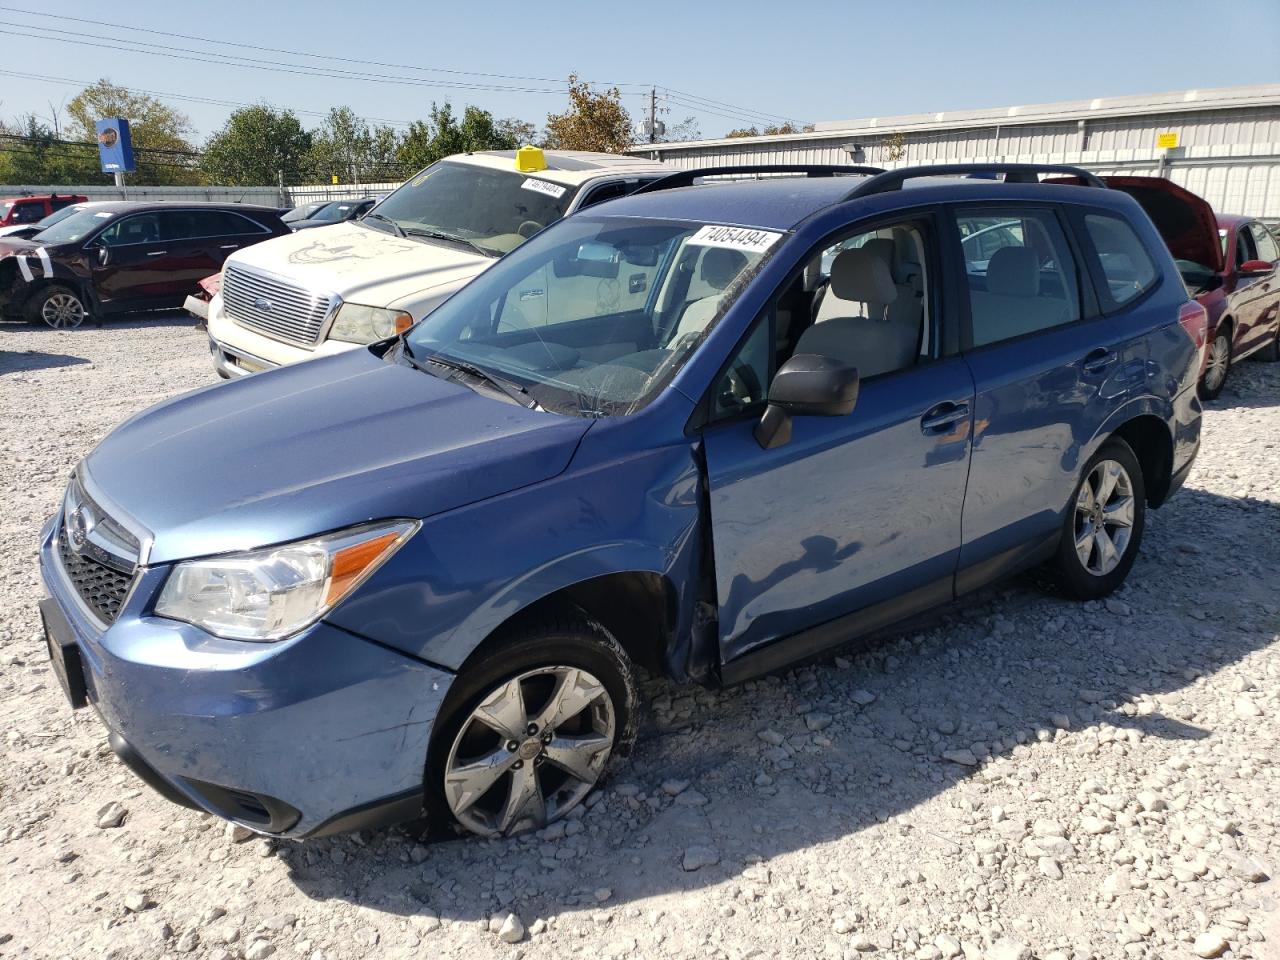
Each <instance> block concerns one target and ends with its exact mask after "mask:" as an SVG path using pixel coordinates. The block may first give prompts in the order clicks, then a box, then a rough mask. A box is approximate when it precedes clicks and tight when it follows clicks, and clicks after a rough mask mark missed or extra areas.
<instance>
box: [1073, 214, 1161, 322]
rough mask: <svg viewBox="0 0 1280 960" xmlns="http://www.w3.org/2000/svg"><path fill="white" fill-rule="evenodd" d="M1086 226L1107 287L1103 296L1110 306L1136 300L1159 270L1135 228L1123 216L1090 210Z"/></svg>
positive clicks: (1156, 278)
mask: <svg viewBox="0 0 1280 960" xmlns="http://www.w3.org/2000/svg"><path fill="white" fill-rule="evenodd" d="M1084 228H1085V230H1086V231H1088V233H1089V240H1090V241H1091V242H1092V243H1093V249H1094V250H1095V251H1096V252H1097V254H1098V264H1099V266H1100V267H1101V268H1102V276H1103V277H1105V278H1106V284H1107V285H1106V287H1105V288H1104V289H1103V290H1102V291H1101V296H1102V299H1103V300H1104V301H1106V306H1107V307H1108V308H1110V309H1114V308H1117V307H1123V306H1124V305H1125V304H1126V303H1129V302H1130V301H1132V300H1136V299H1137V298H1138V297H1140V296H1142V295H1143V294H1144V293H1146V292H1147V291H1148V290H1150V289H1151V288H1152V287H1153V286H1155V284H1156V280H1158V279H1159V276H1160V272H1159V271H1158V270H1157V269H1156V265H1155V262H1154V261H1153V260H1152V259H1151V255H1150V254H1149V253H1148V252H1147V248H1146V246H1145V245H1144V244H1143V242H1142V240H1141V239H1140V238H1139V237H1138V235H1137V234H1136V233H1134V230H1133V227H1131V226H1130V225H1129V222H1128V221H1127V220H1124V219H1123V218H1121V217H1113V216H1110V215H1108V214H1102V213H1088V214H1085V217H1084Z"/></svg>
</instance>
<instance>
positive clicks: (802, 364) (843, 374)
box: [755, 353, 858, 450]
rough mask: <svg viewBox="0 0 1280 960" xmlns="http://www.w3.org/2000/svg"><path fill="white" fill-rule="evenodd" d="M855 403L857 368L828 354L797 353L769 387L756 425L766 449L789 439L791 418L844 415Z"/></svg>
mask: <svg viewBox="0 0 1280 960" xmlns="http://www.w3.org/2000/svg"><path fill="white" fill-rule="evenodd" d="M857 402H858V370H857V368H856V367H851V366H849V365H848V364H846V363H841V362H840V361H839V360H835V359H832V358H831V357H823V356H819V355H817V354H813V353H797V354H796V355H795V356H793V357H792V358H791V359H790V360H788V361H787V362H786V363H784V364H783V365H782V367H781V368H780V369H779V370H778V372H777V373H776V374H774V377H773V383H772V384H771V385H770V386H769V405H768V406H767V407H766V408H765V411H764V416H762V417H761V418H760V422H759V423H757V424H756V429H755V437H756V442H757V443H759V444H760V446H761V447H763V448H764V449H765V450H771V449H773V448H774V447H780V446H782V445H783V444H784V443H788V442H790V440H791V418H792V417H843V416H844V415H845V414H847V413H849V412H851V411H852V410H853V407H854V405H855V404H856V403H857Z"/></svg>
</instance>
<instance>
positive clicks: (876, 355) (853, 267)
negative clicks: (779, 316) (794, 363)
mask: <svg viewBox="0 0 1280 960" xmlns="http://www.w3.org/2000/svg"><path fill="white" fill-rule="evenodd" d="M892 244H893V241H892V240H888V239H884V240H870V241H868V242H867V244H866V245H865V246H862V247H858V248H855V249H852V250H843V251H841V252H840V253H839V254H837V256H836V258H835V260H834V261H832V264H831V280H830V283H829V285H828V289H827V291H826V292H825V293H824V295H823V297H822V300H821V302H820V303H819V304H818V314H819V318H818V319H817V320H816V321H815V322H814V324H813V326H811V327H810V328H809V329H808V330H806V331H805V332H804V333H803V334H801V336H800V339H799V341H797V343H796V349H795V352H796V353H816V354H819V355H821V356H825V357H831V358H833V359H836V360H840V361H842V362H844V363H847V364H849V365H850V366H853V367H857V369H858V372H859V374H860V375H861V376H863V377H874V376H877V375H878V374H882V373H889V372H891V371H893V370H901V369H902V368H904V367H909V366H911V365H912V364H913V363H915V360H916V355H917V353H918V351H919V344H920V320H919V317H920V316H921V311H920V309H919V307H918V305H915V306H913V307H912V309H911V310H910V311H905V312H899V313H897V315H895V311H894V310H893V306H894V304H895V303H897V302H898V300H899V287H898V285H897V284H895V283H894V281H893V275H892V273H891V272H890V269H889V263H890V259H891V257H890V256H886V254H888V253H891V250H892ZM886 245H888V246H886ZM911 299H914V297H912V298H911ZM907 303H908V305H911V304H910V300H908V301H907ZM839 305H843V308H844V309H846V310H849V311H850V313H849V314H845V315H843V316H841V315H834V314H835V311H836V309H837V308H838V306H839ZM855 311H856V312H855ZM824 313H825V314H826V315H825V316H823V315H822V314H824ZM913 317H914V318H915V319H914V320H913V319H912V318H913Z"/></svg>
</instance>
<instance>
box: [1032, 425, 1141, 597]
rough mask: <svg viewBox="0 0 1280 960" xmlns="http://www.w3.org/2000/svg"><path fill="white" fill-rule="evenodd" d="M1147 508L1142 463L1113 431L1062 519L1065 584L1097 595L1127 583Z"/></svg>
mask: <svg viewBox="0 0 1280 960" xmlns="http://www.w3.org/2000/svg"><path fill="white" fill-rule="evenodd" d="M1146 510H1147V505H1146V487H1145V484H1144V483H1143V476H1142V466H1141V464H1139V463H1138V458H1137V457H1136V456H1134V453H1133V450H1132V449H1131V448H1130V447H1129V445H1128V444H1127V443H1125V442H1124V441H1123V440H1121V439H1119V438H1118V437H1113V438H1111V439H1110V440H1108V441H1107V442H1106V443H1104V444H1103V445H1102V446H1101V447H1100V448H1099V449H1098V452H1097V453H1095V454H1094V455H1093V456H1092V457H1090V458H1089V462H1088V463H1087V464H1085V468H1084V470H1083V471H1082V472H1081V476H1080V481H1079V483H1077V484H1076V489H1075V494H1074V495H1073V496H1072V499H1071V505H1070V507H1069V508H1068V510H1067V516H1066V519H1065V520H1064V522H1063V529H1062V538H1061V540H1060V541H1059V543H1058V554H1057V558H1056V560H1055V563H1054V565H1055V567H1056V569H1057V573H1058V581H1059V583H1060V584H1061V585H1062V588H1063V590H1064V591H1065V592H1066V593H1068V594H1069V595H1071V596H1073V597H1075V598H1076V599H1078V600H1097V599H1100V598H1101V597H1105V596H1107V595H1108V594H1110V593H1112V592H1113V591H1115V590H1116V589H1117V588H1118V587H1119V586H1120V585H1121V584H1122V583H1124V580H1125V577H1127V576H1128V575H1129V570H1130V568H1131V567H1132V566H1133V562H1134V560H1135V559H1136V558H1137V556H1138V548H1139V546H1140V545H1141V544H1142V531H1143V529H1144V527H1145V525H1146V515H1147V514H1146Z"/></svg>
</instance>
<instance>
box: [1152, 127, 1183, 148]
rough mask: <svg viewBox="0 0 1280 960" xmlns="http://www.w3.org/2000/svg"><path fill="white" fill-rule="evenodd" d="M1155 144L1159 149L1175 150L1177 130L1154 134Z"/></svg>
mask: <svg viewBox="0 0 1280 960" xmlns="http://www.w3.org/2000/svg"><path fill="white" fill-rule="evenodd" d="M1156 146H1157V147H1159V148H1160V149H1161V150H1175V149H1177V146H1178V131H1176V130H1173V131H1170V132H1169V133H1161V134H1157V135H1156Z"/></svg>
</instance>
